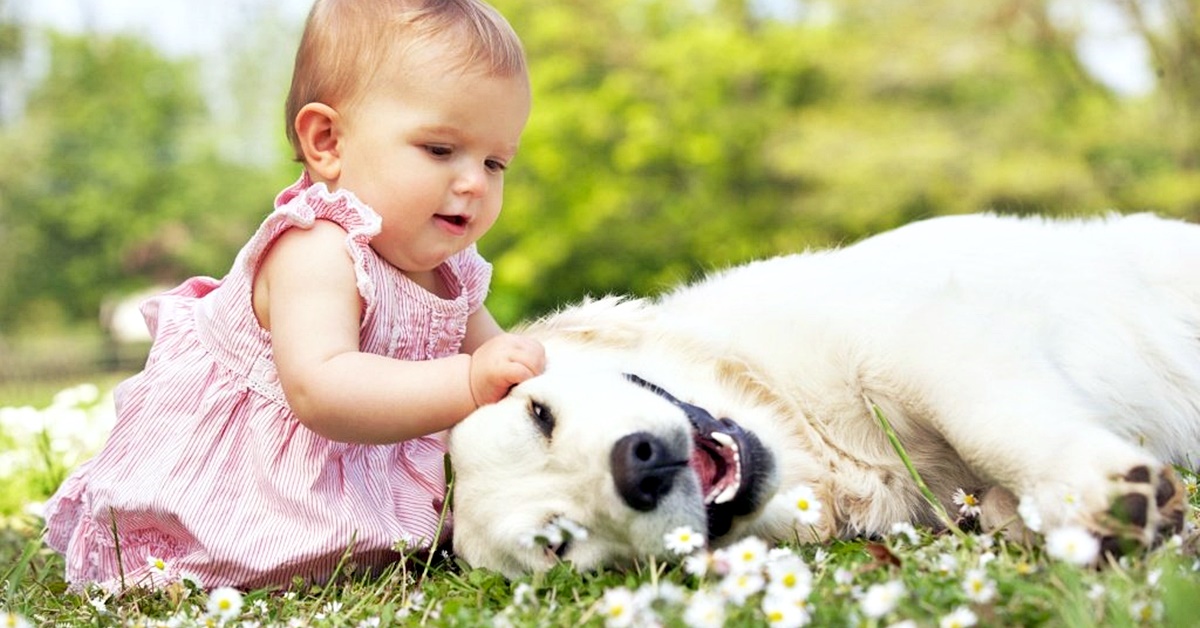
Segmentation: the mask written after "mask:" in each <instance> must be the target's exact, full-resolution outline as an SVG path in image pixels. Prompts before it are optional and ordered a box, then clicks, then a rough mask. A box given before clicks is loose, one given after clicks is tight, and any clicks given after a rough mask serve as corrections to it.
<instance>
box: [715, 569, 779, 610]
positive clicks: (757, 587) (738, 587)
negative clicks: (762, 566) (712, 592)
mask: <svg viewBox="0 0 1200 628" xmlns="http://www.w3.org/2000/svg"><path fill="white" fill-rule="evenodd" d="M766 583H767V581H766V579H765V578H763V575H762V573H760V572H757V571H743V572H736V571H735V572H731V573H730V574H729V575H728V576H725V577H724V578H722V579H721V584H720V585H719V587H718V589H719V590H720V592H721V594H722V595H724V596H725V599H726V600H728V601H729V602H731V603H733V604H735V605H737V606H741V605H742V604H745V603H746V599H747V598H749V597H750V596H752V595H754V594H755V593H758V592H759V591H762V590H763V587H764V586H766Z"/></svg>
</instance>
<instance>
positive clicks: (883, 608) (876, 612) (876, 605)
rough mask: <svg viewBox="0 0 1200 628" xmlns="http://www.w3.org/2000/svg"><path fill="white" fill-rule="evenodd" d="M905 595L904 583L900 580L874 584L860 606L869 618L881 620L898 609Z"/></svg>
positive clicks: (864, 595) (868, 589)
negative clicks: (897, 606)
mask: <svg viewBox="0 0 1200 628" xmlns="http://www.w3.org/2000/svg"><path fill="white" fill-rule="evenodd" d="M904 593H905V590H904V583H903V582H901V581H899V580H891V581H889V582H884V583H882V584H873V585H871V586H870V587H868V588H867V591H866V593H865V594H863V597H862V599H861V600H859V606H861V607H862V612H863V614H864V615H866V616H867V617H870V618H872V619H879V618H880V617H883V616H884V615H887V614H888V613H890V612H892V610H893V609H895V608H896V605H897V604H899V603H900V599H901V598H902V597H904Z"/></svg>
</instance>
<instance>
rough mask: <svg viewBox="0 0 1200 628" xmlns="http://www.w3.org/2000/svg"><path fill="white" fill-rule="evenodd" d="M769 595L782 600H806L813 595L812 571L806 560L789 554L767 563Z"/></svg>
mask: <svg viewBox="0 0 1200 628" xmlns="http://www.w3.org/2000/svg"><path fill="white" fill-rule="evenodd" d="M767 578H768V580H769V581H770V583H769V584H768V585H767V594H768V595H772V596H775V597H778V598H782V599H789V600H793V601H795V600H804V599H806V598H807V597H808V595H809V593H812V580H813V575H812V571H811V570H809V568H808V565H806V564H805V563H804V559H802V558H800V557H799V556H796V555H795V554H789V555H788V556H786V557H781V558H777V559H775V560H772V561H769V562H768V563H767Z"/></svg>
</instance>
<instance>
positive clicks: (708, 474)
mask: <svg viewBox="0 0 1200 628" xmlns="http://www.w3.org/2000/svg"><path fill="white" fill-rule="evenodd" d="M695 438H696V441H695V445H696V446H695V447H694V448H693V451H692V459H691V461H690V466H691V468H692V469H693V470H694V471H695V472H696V476H697V477H698V478H699V479H700V491H701V493H703V495H704V503H706V504H712V503H724V502H727V501H729V500H730V499H733V496H734V495H735V494H736V492H737V488H738V487H737V484H738V478H737V476H738V474H737V472H736V469H737V446H736V445H733V444H732V443H729V444H722V443H721V442H719V441H717V440H716V439H714V438H712V437H711V436H705V435H703V434H701V433H699V432H697V433H696V435H695ZM725 440H728V438H726V439H725Z"/></svg>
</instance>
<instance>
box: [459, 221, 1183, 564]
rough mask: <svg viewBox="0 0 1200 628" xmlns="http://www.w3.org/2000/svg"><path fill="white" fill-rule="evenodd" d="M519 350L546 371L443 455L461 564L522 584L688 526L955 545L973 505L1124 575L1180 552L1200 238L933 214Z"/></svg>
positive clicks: (607, 313) (795, 538) (723, 275)
mask: <svg viewBox="0 0 1200 628" xmlns="http://www.w3.org/2000/svg"><path fill="white" fill-rule="evenodd" d="M522 333H526V334H529V335H531V336H534V337H536V338H538V339H539V340H541V341H542V342H543V343H544V345H545V348H546V353H547V368H546V370H545V372H544V373H543V374H541V375H539V376H537V377H534V378H532V379H529V380H527V381H525V382H523V383H522V384H520V385H518V386H515V387H514V388H513V389H512V391H511V392H510V394H509V395H508V396H507V397H506V398H504V399H502V400H501V401H499V402H497V403H495V404H491V405H487V406H484V407H481V408H479V409H478V410H476V411H475V412H474V413H473V414H472V415H470V416H469V417H467V418H466V419H465V420H464V421H462V422H461V423H460V424H458V425H457V426H455V427H454V428H453V429H452V430H451V433H450V436H449V445H448V446H449V451H450V458H451V461H452V468H453V473H454V479H453V482H454V483H453V545H454V549H455V552H456V553H457V554H458V555H459V556H460V557H462V558H464V559H465V560H466V561H467V562H468V563H469V564H471V565H472V566H476V567H486V568H490V569H493V570H497V571H500V572H502V573H503V574H505V575H507V576H510V577H514V576H518V575H520V574H523V573H528V572H530V571H540V570H545V569H548V568H549V567H551V566H553V565H554V564H555V563H557V562H559V561H570V562H571V563H573V565H574V566H575V567H577V568H579V569H584V570H586V569H592V568H598V567H603V566H609V565H620V564H628V563H631V562H632V561H636V560H639V559H645V558H647V557H651V556H658V557H663V556H665V555H666V554H667V550H666V548H665V540H664V535H666V534H667V533H669V532H671V531H673V530H676V529H677V528H680V527H683V526H686V527H687V528H690V529H691V530H694V531H696V533H697V534H704V535H706V536H707V540H708V542H709V544H710V546H711V547H720V546H723V545H727V544H729V543H731V542H733V541H735V540H737V539H740V538H744V537H746V536H749V535H755V536H758V537H760V538H762V539H764V540H766V541H769V542H784V541H791V542H801V543H809V542H822V541H827V540H830V539H833V538H848V537H856V536H862V535H866V536H870V535H878V534H886V533H888V532H889V530H890V529H891V527H892V525H893V524H895V523H897V522H909V523H911V524H914V525H924V526H931V527H935V528H936V527H944V526H947V525H952V524H953V522H951V523H950V524H947V523H946V519H947V517H946V516H944V515H939V514H938V512H939V511H938V509H937V508H935V507H934V505H933V504H935V503H939V504H942V505H946V504H950V503H951V499H952V497H953V495H954V494H955V493H956V492H957V491H959V490H962V491H964V492H965V493H970V494H971V495H976V496H981V499H982V505H981V508H982V513H981V514H980V515H979V517H978V521H977V523H978V524H980V525H981V526H982V528H983V529H984V530H995V529H999V528H1004V529H1005V530H1007V531H1008V532H1009V533H1012V534H1016V535H1018V536H1024V535H1029V534H1032V532H1031V530H1030V528H1033V529H1041V530H1050V529H1053V528H1056V527H1061V526H1068V525H1074V526H1083V527H1085V528H1086V529H1088V530H1089V531H1091V532H1092V533H1093V534H1094V535H1095V536H1096V537H1098V538H1099V539H1101V542H1102V545H1101V546H1102V548H1104V549H1105V551H1108V552H1113V553H1116V552H1119V551H1124V550H1127V549H1128V547H1129V545H1130V544H1133V545H1135V546H1136V545H1144V546H1149V545H1152V544H1154V543H1155V542H1156V541H1157V540H1159V539H1161V538H1163V537H1164V535H1169V534H1171V533H1173V532H1174V531H1177V530H1179V529H1180V528H1181V525H1182V522H1183V519H1184V513H1185V509H1186V508H1187V502H1186V492H1185V491H1184V490H1183V487H1182V484H1181V482H1180V481H1179V479H1178V478H1177V476H1176V474H1175V473H1174V471H1173V469H1172V465H1186V466H1188V467H1192V468H1194V465H1195V464H1196V456H1197V454H1198V453H1200V226H1197V225H1192V224H1188V223H1185V222H1180V221H1175V220H1168V219H1163V218H1158V217H1155V216H1152V215H1149V214H1139V215H1131V216H1124V217H1122V216H1115V215H1114V216H1107V217H1103V218H1092V219H1077V220H1048V219H1040V218H1015V217H1010V216H998V215H991V214H978V215H965V216H953V217H941V218H933V219H929V220H925V221H921V222H916V223H912V224H909V225H906V226H903V227H900V228H899V229H896V230H893V231H890V232H886V233H883V234H881V235H877V236H874V237H870V238H867V239H865V240H862V241H860V242H858V243H855V244H852V245H849V246H846V247H844V248H838V249H832V250H821V251H810V252H805V253H799V254H795V255H790V256H783V257H776V258H771V259H766V260H762V261H757V262H752V263H749V264H746V265H743V266H740V267H735V268H731V269H727V270H723V271H720V272H715V273H712V274H711V275H710V276H708V277H706V278H704V279H701V280H699V281H697V282H695V283H692V284H690V285H686V286H683V287H681V288H677V289H675V290H674V291H672V292H669V293H667V294H665V295H664V296H661V297H659V298H656V299H631V298H617V297H606V298H600V299H589V300H585V301H583V302H582V303H579V304H577V305H574V306H571V307H567V308H565V309H562V310H560V311H558V312H557V313H554V314H551V315H549V316H547V317H545V318H543V319H541V320H537V321H535V322H533V323H531V324H529V325H527V326H526V327H525V328H524V329H523V331H522ZM885 428H890V430H891V432H892V434H893V435H894V437H895V441H894V442H893V440H892V439H891V438H889V435H888V429H885ZM902 453H903V454H904V455H903V456H902V455H901V454H902ZM905 458H907V462H909V463H911V465H912V467H913V469H915V474H914V473H913V472H911V471H909V469H908V468H907V467H906V460H905ZM916 477H919V478H920V479H921V480H923V482H924V483H925V485H926V487H927V492H928V493H932V496H933V497H935V498H936V500H932V499H928V498H927V497H926V493H925V492H923V491H922V490H921V487H920V485H919V484H918V482H917V481H916V479H915V478H916ZM803 487H807V488H803ZM798 489H799V490H811V493H810V495H811V497H812V499H813V501H815V502H818V503H819V504H820V505H821V507H820V508H819V509H816V508H814V509H813V510H812V512H811V513H810V514H811V515H814V516H813V517H812V518H810V519H809V520H807V521H805V522H801V521H800V520H799V519H798V518H797V516H796V505H795V495H796V492H795V491H796V490H798ZM960 495H961V493H960ZM951 508H952V506H951ZM1022 515H1023V516H1022ZM1034 521H1038V522H1039V523H1040V526H1041V527H1040V528H1039V527H1038V525H1039V524H1038V523H1034ZM1026 523H1028V526H1026V525H1025V524H1026Z"/></svg>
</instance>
